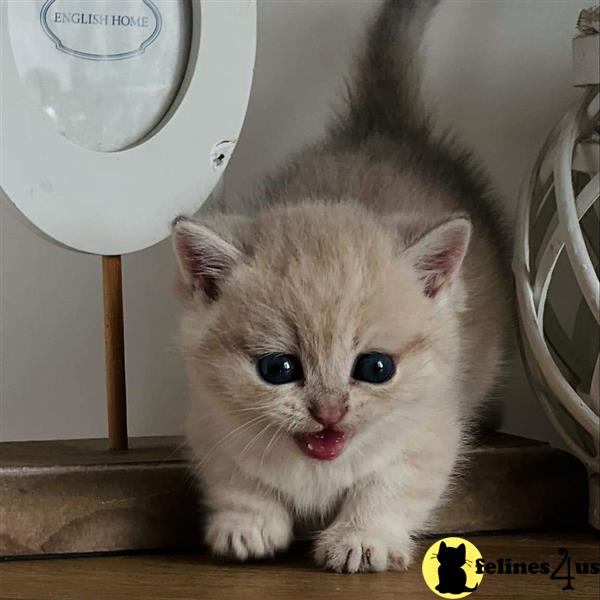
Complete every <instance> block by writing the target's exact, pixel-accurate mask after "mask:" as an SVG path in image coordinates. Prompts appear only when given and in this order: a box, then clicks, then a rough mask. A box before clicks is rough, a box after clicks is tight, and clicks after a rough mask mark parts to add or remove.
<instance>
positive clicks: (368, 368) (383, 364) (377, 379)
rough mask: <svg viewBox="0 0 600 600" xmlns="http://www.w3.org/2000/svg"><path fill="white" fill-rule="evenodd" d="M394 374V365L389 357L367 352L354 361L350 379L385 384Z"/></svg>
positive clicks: (379, 353)
mask: <svg viewBox="0 0 600 600" xmlns="http://www.w3.org/2000/svg"><path fill="white" fill-rule="evenodd" d="M395 372H396V363H395V362H394V359H393V358H392V357H391V356H389V355H387V354H382V353H381V352H369V353H368V354H361V355H360V356H359V357H358V358H357V359H356V362H355V363H354V369H353V370H352V377H353V378H354V379H356V380H358V381H366V382H367V383H385V382H386V381H389V380H390V379H391V378H392V377H393V376H394V373H395Z"/></svg>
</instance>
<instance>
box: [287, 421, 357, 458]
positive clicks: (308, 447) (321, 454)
mask: <svg viewBox="0 0 600 600" xmlns="http://www.w3.org/2000/svg"><path fill="white" fill-rule="evenodd" d="M294 439H295V440H296V443H297V444H298V446H299V447H300V450H302V452H304V454H306V455H307V456H310V457H311V458H316V459H317V460H335V459H336V458H337V457H338V456H339V455H340V454H342V452H343V451H344V450H345V449H346V446H347V445H348V441H349V440H350V435H349V434H347V433H346V432H344V431H338V430H336V429H329V428H328V427H327V428H325V429H322V430H321V431H317V432H316V433H300V434H298V435H295V436H294Z"/></svg>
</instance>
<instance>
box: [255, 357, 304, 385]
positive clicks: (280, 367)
mask: <svg viewBox="0 0 600 600" xmlns="http://www.w3.org/2000/svg"><path fill="white" fill-rule="evenodd" d="M257 366H258V373H259V375H260V376H261V377H262V378H263V379H264V380H265V381H266V382H267V383H272V384H273V385H283V384H284V383H292V382H293V381H299V380H300V379H302V378H303V377H304V373H303V372H302V365H301V364H300V361H299V360H298V359H297V358H296V357H295V356H292V355H291V354H266V355H265V356H261V357H260V358H259V359H258V365H257Z"/></svg>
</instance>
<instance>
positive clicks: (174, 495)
mask: <svg viewBox="0 0 600 600" xmlns="http://www.w3.org/2000/svg"><path fill="white" fill-rule="evenodd" d="M106 448H107V442H106V440H70V441H53V442H8V443H2V444H0V556H5V557H7V556H35V555H47V554H64V553H85V552H114V551H121V550H141V549H166V548H184V547H190V546H198V545H199V541H200V533H199V525H200V521H201V513H200V509H199V507H198V504H197V500H196V492H195V489H194V481H193V479H192V478H191V475H190V472H189V469H188V465H187V462H186V460H185V457H184V453H183V451H182V446H181V439H179V438H173V437H159V438H133V439H132V440H131V444H130V450H128V451H124V452H115V451H109V450H107V449H106ZM469 459H470V460H469V466H468V468H467V469H466V470H465V473H464V475H463V476H462V477H461V478H460V479H458V480H457V481H456V485H455V490H454V493H453V495H452V497H451V500H450V502H449V503H448V504H447V505H446V506H445V507H443V508H442V509H441V510H440V511H439V513H438V515H437V520H436V525H435V527H434V529H435V532H444V533H447V532H481V531H506V530H524V529H544V528H556V527H574V526H582V525H584V524H585V522H586V518H587V476H586V472H585V469H584V468H583V466H582V465H581V464H580V463H579V461H577V460H576V459H575V458H573V457H571V456H570V455H568V454H566V453H564V452H561V451H559V450H555V449H553V448H551V447H550V446H548V445H546V444H542V443H540V442H534V441H531V440H526V439H523V438H518V437H514V436H509V435H502V434H495V435H494V436H491V437H489V438H486V439H482V440H481V442H480V443H479V444H478V445H477V446H475V447H474V448H472V449H471V450H470V452H469Z"/></svg>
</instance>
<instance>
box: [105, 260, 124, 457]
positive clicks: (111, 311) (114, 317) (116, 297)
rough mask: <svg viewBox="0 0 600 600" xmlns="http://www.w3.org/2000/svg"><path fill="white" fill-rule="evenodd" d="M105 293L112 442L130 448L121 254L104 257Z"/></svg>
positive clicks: (116, 447)
mask: <svg viewBox="0 0 600 600" xmlns="http://www.w3.org/2000/svg"><path fill="white" fill-rule="evenodd" d="M102 289H103V293H104V353H105V364H106V367H105V368H106V403H107V413H108V442H109V447H110V449H111V450H126V449H127V391H126V385H125V341H124V340H125V334H124V327H123V282H122V278H121V257H120V256H103V257H102Z"/></svg>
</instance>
